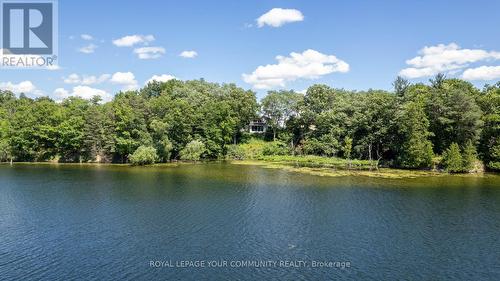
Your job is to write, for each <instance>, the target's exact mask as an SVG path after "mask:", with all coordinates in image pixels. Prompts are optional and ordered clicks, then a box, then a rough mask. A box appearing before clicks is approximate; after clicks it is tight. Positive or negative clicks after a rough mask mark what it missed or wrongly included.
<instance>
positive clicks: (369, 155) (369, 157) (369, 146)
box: [368, 142, 373, 171]
mask: <svg viewBox="0 0 500 281" xmlns="http://www.w3.org/2000/svg"><path fill="white" fill-rule="evenodd" d="M368 160H369V161H370V171H371V170H372V166H373V163H372V143H371V142H370V144H368Z"/></svg>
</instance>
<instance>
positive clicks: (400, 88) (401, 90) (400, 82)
mask: <svg viewBox="0 0 500 281" xmlns="http://www.w3.org/2000/svg"><path fill="white" fill-rule="evenodd" d="M392 86H393V87H394V92H395V93H396V96H398V97H403V96H404V95H405V93H406V91H407V90H408V88H409V87H410V82H408V80H406V79H404V78H403V77H401V76H398V77H397V78H396V80H394V82H393V83H392Z"/></svg>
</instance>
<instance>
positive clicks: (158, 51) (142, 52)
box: [134, 47, 165, 60]
mask: <svg viewBox="0 0 500 281" xmlns="http://www.w3.org/2000/svg"><path fill="white" fill-rule="evenodd" d="M134 53H135V54H137V56H138V57H139V59H141V60H148V59H157V58H159V57H161V56H162V55H163V54H165V49H164V48H163V47H141V48H136V49H134Z"/></svg>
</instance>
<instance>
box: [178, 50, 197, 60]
mask: <svg viewBox="0 0 500 281" xmlns="http://www.w3.org/2000/svg"><path fill="white" fill-rule="evenodd" d="M197 55H198V53H197V52H196V51H183V52H182V53H180V54H179V56H181V57H183V58H189V59H192V58H194V57H196V56H197Z"/></svg>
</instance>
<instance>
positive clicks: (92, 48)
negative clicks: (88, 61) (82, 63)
mask: <svg viewBox="0 0 500 281" xmlns="http://www.w3.org/2000/svg"><path fill="white" fill-rule="evenodd" d="M95 49H97V45H96V44H88V45H87V46H83V47H81V48H79V49H78V52H80V53H84V54H92V53H93V52H95Z"/></svg>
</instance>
